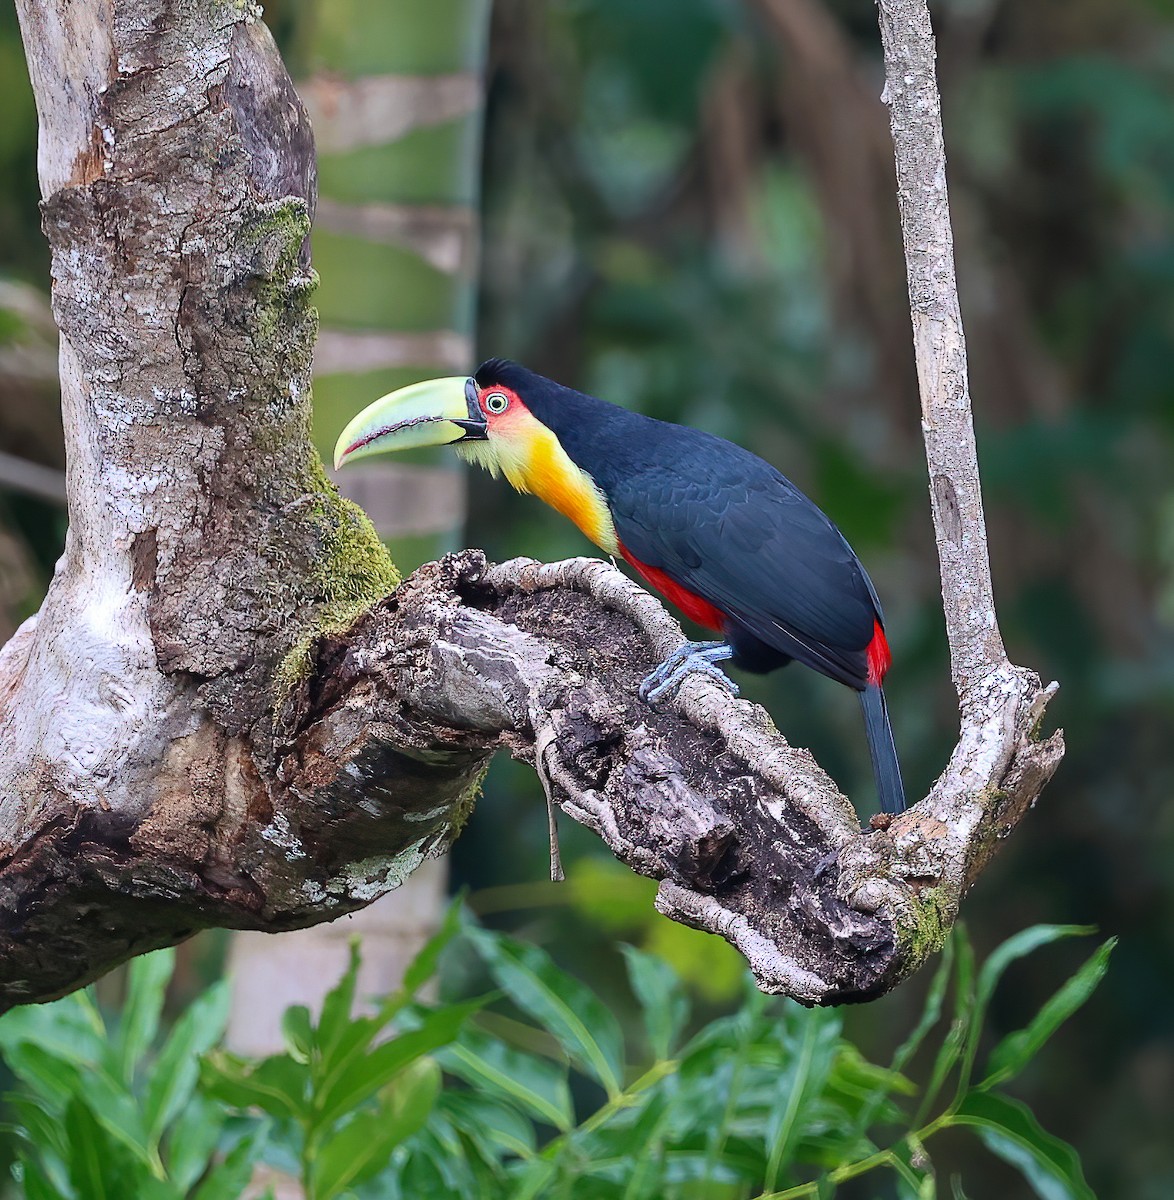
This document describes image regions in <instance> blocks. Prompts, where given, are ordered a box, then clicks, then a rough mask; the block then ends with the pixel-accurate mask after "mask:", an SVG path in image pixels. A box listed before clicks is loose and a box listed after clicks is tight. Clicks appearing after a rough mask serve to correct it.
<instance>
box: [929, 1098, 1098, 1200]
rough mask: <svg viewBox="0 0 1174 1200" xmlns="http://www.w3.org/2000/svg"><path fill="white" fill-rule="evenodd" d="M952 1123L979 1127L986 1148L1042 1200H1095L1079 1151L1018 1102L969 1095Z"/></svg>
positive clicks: (963, 1100) (959, 1107) (1009, 1099)
mask: <svg viewBox="0 0 1174 1200" xmlns="http://www.w3.org/2000/svg"><path fill="white" fill-rule="evenodd" d="M951 1123H952V1124H955V1125H969V1126H972V1127H973V1128H975V1129H976V1130H977V1131H978V1135H979V1137H980V1138H981V1139H982V1141H983V1143H984V1145H985V1146H986V1147H987V1149H988V1150H990V1151H991V1152H992V1153H993V1154H996V1155H997V1156H998V1157H999V1158H1001V1159H1003V1161H1004V1162H1007V1163H1009V1164H1010V1165H1011V1166H1013V1167H1015V1168H1017V1169H1018V1170H1019V1172H1020V1173H1021V1174H1022V1175H1023V1177H1024V1178H1025V1179H1026V1180H1027V1182H1028V1183H1029V1184H1031V1186H1032V1188H1033V1189H1034V1190H1035V1192H1036V1194H1037V1195H1038V1196H1040V1197H1042V1200H1096V1197H1095V1196H1094V1195H1093V1192H1092V1189H1091V1188H1090V1187H1089V1186H1088V1184H1087V1182H1086V1181H1085V1178H1084V1171H1083V1169H1082V1168H1081V1165H1080V1158H1079V1156H1078V1155H1077V1153H1076V1151H1075V1150H1073V1149H1072V1147H1071V1146H1069V1145H1068V1143H1067V1142H1063V1141H1061V1140H1060V1139H1059V1138H1057V1137H1053V1136H1052V1135H1051V1134H1050V1133H1047V1132H1046V1131H1045V1130H1043V1129H1042V1128H1041V1127H1040V1125H1039V1122H1038V1121H1037V1120H1036V1119H1035V1116H1034V1114H1033V1113H1032V1111H1031V1109H1029V1108H1028V1107H1027V1105H1025V1104H1022V1103H1020V1101H1018V1100H1013V1099H1011V1097H1009V1096H1004V1095H1003V1094H1002V1093H1000V1092H986V1091H977V1090H976V1091H971V1092H968V1093H967V1094H966V1095H965V1096H964V1097H963V1099H962V1103H961V1104H960V1105H959V1106H958V1109H957V1110H956V1112H955V1113H954V1116H953V1118H952V1121H951Z"/></svg>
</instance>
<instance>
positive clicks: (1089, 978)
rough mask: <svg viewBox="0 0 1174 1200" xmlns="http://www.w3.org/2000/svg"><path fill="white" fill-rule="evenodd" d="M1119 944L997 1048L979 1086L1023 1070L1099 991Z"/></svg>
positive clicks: (1103, 951) (1101, 952)
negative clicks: (1098, 988) (1110, 958)
mask: <svg viewBox="0 0 1174 1200" xmlns="http://www.w3.org/2000/svg"><path fill="white" fill-rule="evenodd" d="M1116 944H1117V939H1116V938H1110V939H1109V940H1108V941H1107V942H1105V943H1104V945H1102V946H1101V947H1100V948H1099V949H1098V950H1097V951H1096V952H1095V953H1094V954H1093V955H1092V956H1091V957H1090V958H1089V959H1088V960H1087V961H1086V962H1085V963H1084V965H1083V966H1082V967H1081V968H1080V970H1079V971H1077V972H1076V974H1075V975H1073V976H1072V978H1071V979H1069V980H1068V981H1067V982H1066V983H1065V984H1064V985H1063V986H1062V987H1060V988H1059V989H1058V990H1057V991H1056V992H1055V993H1054V994H1053V995H1052V996H1051V997H1049V999H1048V1001H1047V1003H1046V1004H1044V1006H1043V1007H1042V1008H1041V1009H1040V1010H1039V1012H1037V1013H1036V1014H1035V1016H1034V1017H1033V1018H1032V1019H1031V1021H1030V1023H1029V1024H1028V1025H1027V1027H1026V1028H1025V1029H1017V1030H1016V1031H1015V1032H1014V1033H1009V1034H1008V1035H1007V1036H1006V1037H1005V1038H1004V1039H1003V1040H1002V1041H1001V1042H1000V1043H999V1044H998V1045H997V1046H996V1047H995V1048H994V1050H993V1051H992V1052H991V1056H990V1059H989V1060H988V1062H987V1077H986V1079H984V1080H983V1082H982V1084H981V1085H980V1086H982V1087H990V1086H992V1085H993V1084H996V1083H1000V1082H1001V1081H1002V1080H1004V1079H1009V1078H1010V1077H1011V1076H1013V1075H1018V1074H1019V1072H1020V1071H1022V1070H1023V1068H1024V1067H1025V1066H1026V1065H1027V1064H1028V1063H1029V1062H1030V1061H1031V1060H1032V1059H1033V1058H1034V1057H1035V1056H1036V1054H1037V1053H1039V1050H1040V1049H1041V1047H1042V1046H1043V1045H1044V1044H1045V1043H1046V1042H1047V1041H1048V1039H1049V1038H1050V1037H1051V1036H1052V1035H1053V1034H1054V1033H1055V1032H1056V1030H1057V1029H1059V1028H1060V1026H1061V1025H1063V1024H1064V1022H1065V1021H1067V1020H1068V1018H1069V1017H1070V1016H1072V1014H1073V1013H1074V1012H1076V1010H1077V1009H1079V1008H1080V1007H1081V1006H1082V1005H1083V1004H1084V1003H1085V1002H1086V1001H1087V1000H1088V998H1089V997H1090V996H1091V995H1092V994H1093V992H1094V991H1096V988H1097V985H1098V984H1099V983H1100V982H1101V980H1102V979H1103V978H1104V977H1105V972H1106V971H1107V970H1108V969H1109V956H1110V955H1111V954H1112V952H1113V947H1114V946H1115V945H1116Z"/></svg>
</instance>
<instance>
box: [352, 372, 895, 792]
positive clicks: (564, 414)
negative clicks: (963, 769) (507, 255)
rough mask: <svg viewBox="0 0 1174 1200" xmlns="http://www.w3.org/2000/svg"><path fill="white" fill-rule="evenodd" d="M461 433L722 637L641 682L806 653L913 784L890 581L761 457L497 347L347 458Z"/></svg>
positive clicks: (647, 694) (888, 763) (378, 419)
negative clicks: (893, 684) (895, 661)
mask: <svg viewBox="0 0 1174 1200" xmlns="http://www.w3.org/2000/svg"><path fill="white" fill-rule="evenodd" d="M447 444H451V445H453V446H455V448H456V450H457V452H458V454H460V455H461V456H462V457H463V458H465V459H467V460H468V461H470V462H474V463H477V464H479V465H480V466H483V467H487V468H488V469H489V471H490V472H491V473H492V474H493V475H494V476H498V475H504V476H505V477H506V479H508V480H509V482H510V483H511V484H513V486H514V487H515V488H517V489H518V491H520V492H531V493H533V494H534V495H536V496H538V497H539V499H541V500H544V501H546V503H547V504H549V505H550V506H551V507H552V508H555V509H557V510H558V511H559V512H561V513H562V514H563V515H564V516H566V517H569V518H570V519H571V520H572V521H573V522H574V523H575V524H576V525H577V526H578V527H579V528H580V529H581V530H582V531H583V532H584V533H585V534H586V535H587V537H589V538H590V539H591V540H592V541H593V542H594V543H595V544H596V545H597V546H599V547H600V549H602V550H604V551H605V552H606V553H608V554H610V555H612V556H619V557H622V558H623V559H625V560H626V561H627V562H628V563H629V564H630V565H631V566H632V568H633V569H634V570H635V571H636V573H637V574H638V575H639V576H640V577H641V578H642V579H644V580H645V581H646V582H647V583H649V584H651V586H652V587H653V588H655V589H656V590H657V591H659V592H660V593H661V594H662V595H664V596H665V597H666V598H667V599H668V600H669V601H671V602H672V603H673V604H674V605H675V606H676V607H677V608H679V609H680V610H681V611H682V612H683V613H684V614H685V616H687V617H689V619H690V620H692V621H695V622H696V623H697V624H698V625H701V626H704V627H705V628H706V629H709V630H712V631H713V632H714V633H715V634H718V635H719V637H718V638H717V639H715V640H713V641H706V642H686V643H685V644H684V645H683V646H682V647H681V648H680V649H679V650H678V651H676V652H675V653H674V654H672V655H670V656H669V658H667V659H666V660H665V661H664V662H663V663H662V664H661V665H660V666H659V667H657V668H656V670H655V671H653V672H652V673H651V674H650V675H649V676H648V677H647V678H646V679H645V680H644V682H643V684H642V685H641V689H640V691H641V696H642V698H643V699H645V700H646V701H648V702H649V703H656V702H657V701H658V700H660V699H661V698H662V697H664V696H665V695H667V694H671V692H672V691H674V690H675V689H676V688H677V687H678V686H679V685H680V683H681V681H682V680H683V679H684V677H685V676H686V675H687V674H688V673H690V672H691V671H703V672H705V673H707V674H711V675H713V676H715V677H716V678H717V679H718V680H719V681H721V682H722V683H723V684H724V685H725V686H727V687H728V688H729V689H730V690H731V691H732V692H734V694H737V689H736V688H735V686H734V684H733V683H732V682H731V681H730V680H729V679H728V678H727V677H726V676H725V675H724V674H723V673H722V672H721V671H720V670H719V669H718V668H717V666H716V665H715V664H716V663H718V662H722V661H724V660H729V661H730V663H731V664H732V665H733V666H735V667H738V668H741V669H742V670H745V671H750V672H755V673H759V674H764V673H766V672H768V671H773V670H775V669H776V668H778V667H782V666H785V665H786V664H787V663H789V662H791V661H792V660H795V661H797V662H801V663H804V664H806V665H807V666H809V667H812V668H813V669H814V670H816V671H819V672H821V673H822V674H824V675H827V676H830V677H831V678H832V679H835V680H838V681H839V682H840V683H842V684H846V685H847V686H848V687H850V688H854V689H855V690H856V691H857V692H858V693H859V695H860V703H861V707H862V708H863V711H864V726H865V730H866V732H867V736H868V748H869V752H870V754H871V758H872V766H873V771H874V773H875V776H876V785H877V791H878V793H879V797H880V805H881V809H882V810H883V811H884V812H886V813H897V812H901V811H902V810H903V809H904V807H905V793H904V787H903V785H902V782H901V768H900V765H899V764H898V761H897V753H896V749H895V747H894V745H893V734H892V729H891V727H890V725H889V715H888V708H887V705H886V703H885V694H884V691H883V690H882V686H881V685H882V683H883V681H884V678H885V673H886V672H887V671H888V669H889V665H890V663H891V661H892V656H891V654H890V652H889V645H888V642H887V641H886V639H885V627H884V617H883V615H882V613H881V606H880V601H879V600H878V599H877V594H876V589H875V588H874V587H873V586H872V581H871V580H870V579H869V578H868V573H867V572H866V571H865V570H864V567H863V566H861V564H860V560H859V559H858V558H857V557H856V555H855V554H854V553H853V551H852V548H851V547H850V546H849V545H848V543H847V541H846V540H845V538H844V536H843V534H841V533H840V531H839V530H838V529H837V528H836V526H835V525H834V524H832V522H831V520H830V519H829V518H828V517H827V516H826V515H825V514H824V513H823V512H822V511H821V510H820V509H819V508H817V507H816V505H815V504H813V503H812V502H811V501H810V500H809V499H808V498H807V497H806V496H805V495H804V494H803V493H802V492H801V491H800V490H799V489H798V488H797V487H796V486H795V485H794V484H793V483H791V481H790V480H789V479H787V478H786V477H785V476H784V475H782V474H780V473H779V472H778V471H777V470H775V468H774V467H772V466H771V465H770V464H769V463H767V462H765V461H764V460H763V459H761V458H759V457H758V455H756V454H752V453H751V452H750V451H749V450H745V449H743V448H742V447H741V446H737V445H734V444H733V443H732V442H728V441H726V440H725V439H723V438H720V437H715V436H714V435H713V434H709V433H704V432H702V431H701V430H698V429H691V428H689V427H687V426H683V425H674V424H670V423H669V422H667V421H658V420H655V419H654V418H652V417H646V416H644V415H642V414H641V413H636V412H632V411H630V410H628V409H625V408H621V407H619V406H618V405H615V404H611V403H609V402H608V401H605V400H600V399H597V398H596V397H595V396H589V395H586V394H585V393H583V392H577V391H574V390H573V389H571V388H569V387H564V386H563V385H561V384H558V383H555V382H554V381H553V380H550V379H546V378H544V377H543V376H541V375H538V374H536V373H535V372H533V371H530V370H527V369H526V368H525V367H523V366H521V365H519V364H518V363H514V362H510V361H509V360H508V359H501V358H491V359H489V360H488V361H487V362H484V363H482V364H481V366H480V367H478V368H477V371H476V373H475V374H474V375H473V376H472V377H470V378H465V377H463V376H454V377H449V378H444V379H432V380H429V381H427V382H425V383H415V384H412V385H410V386H409V387H405V388H400V389H399V390H398V391H394V392H391V393H390V394H389V395H387V396H384V397H383V398H382V399H380V400H376V401H375V403H374V404H372V405H370V406H369V407H368V408H366V409H364V410H363V411H362V412H361V413H359V415H358V416H357V417H355V418H354V420H353V421H351V422H350V424H349V425H347V427H346V428H345V429H344V430H343V432H342V435H341V436H340V438H339V441H338V446H337V448H336V450H335V457H334V465H335V467H336V468H338V467H341V466H342V465H343V463H346V462H350V461H351V460H352V459H356V458H361V457H364V456H366V455H369V454H378V453H381V452H383V451H386V450H406V449H409V448H413V447H418V446H437V445H447Z"/></svg>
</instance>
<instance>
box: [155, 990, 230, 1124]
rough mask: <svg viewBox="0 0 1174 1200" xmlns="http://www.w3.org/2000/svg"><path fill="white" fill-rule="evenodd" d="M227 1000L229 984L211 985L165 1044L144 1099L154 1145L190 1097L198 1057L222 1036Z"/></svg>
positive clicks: (198, 1067)
mask: <svg viewBox="0 0 1174 1200" xmlns="http://www.w3.org/2000/svg"><path fill="white" fill-rule="evenodd" d="M229 1000H230V995H229V990H228V984H227V983H226V982H224V981H221V982H220V983H216V984H213V985H212V987H210V988H209V989H208V990H207V991H206V992H204V993H203V995H201V996H198V997H196V999H195V1000H194V1001H193V1002H192V1004H191V1005H190V1007H189V1008H188V1009H187V1011H186V1012H185V1013H184V1014H183V1016H181V1017H180V1018H179V1020H178V1021H176V1023H175V1025H174V1027H173V1028H172V1030H171V1034H170V1036H169V1037H168V1038H167V1041H166V1042H164V1044H163V1049H162V1050H161V1051H160V1052H159V1057H158V1058H157V1059H156V1060H155V1064H154V1066H153V1067H152V1068H151V1077H150V1079H149V1080H148V1082H147V1090H146V1095H145V1097H144V1099H143V1116H144V1118H145V1120H146V1125H147V1131H148V1133H149V1135H150V1136H151V1138H152V1139H153V1142H154V1144H155V1145H158V1143H159V1139H160V1138H161V1137H162V1135H163V1131H164V1130H165V1129H166V1128H167V1126H168V1125H169V1124H170V1123H171V1121H172V1120H173V1119H174V1118H175V1116H176V1114H177V1113H178V1112H179V1111H180V1109H182V1108H183V1106H184V1105H185V1104H187V1102H188V1100H189V1099H190V1098H191V1095H192V1092H193V1091H194V1090H195V1086H196V1081H197V1079H198V1078H199V1074H200V1064H199V1059H200V1056H201V1055H202V1054H206V1053H207V1052H208V1051H209V1050H210V1049H211V1048H212V1047H213V1046H215V1045H216V1044H217V1042H219V1041H220V1039H221V1037H222V1036H223V1035H224V1027H225V1025H226V1024H227V1023H228V1005H229Z"/></svg>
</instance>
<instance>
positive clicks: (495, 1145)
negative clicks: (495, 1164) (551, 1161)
mask: <svg viewBox="0 0 1174 1200" xmlns="http://www.w3.org/2000/svg"><path fill="white" fill-rule="evenodd" d="M443 1105H444V1111H445V1113H447V1114H448V1117H449V1119H450V1120H451V1121H452V1123H453V1124H454V1125H455V1126H456V1127H457V1128H458V1129H460V1130H462V1131H463V1132H464V1133H465V1134H466V1135H467V1136H468V1137H470V1138H471V1139H472V1140H473V1141H475V1142H477V1143H478V1145H479V1146H480V1147H482V1149H483V1150H484V1151H485V1152H486V1153H487V1154H488V1156H489V1157H490V1159H491V1160H492V1161H496V1160H497V1159H498V1158H500V1156H501V1154H502V1153H505V1154H508V1155H511V1156H513V1157H516V1158H529V1157H531V1155H533V1153H534V1150H535V1143H534V1126H533V1125H531V1124H530V1122H529V1121H528V1120H527V1119H526V1118H525V1117H523V1116H522V1115H521V1114H520V1113H519V1112H518V1111H517V1110H516V1109H514V1108H511V1107H510V1106H509V1105H508V1104H503V1103H501V1101H499V1100H495V1099H492V1098H490V1097H489V1096H484V1095H481V1094H479V1093H477V1092H451V1093H449V1094H448V1095H446V1096H445V1097H444V1101H443Z"/></svg>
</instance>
